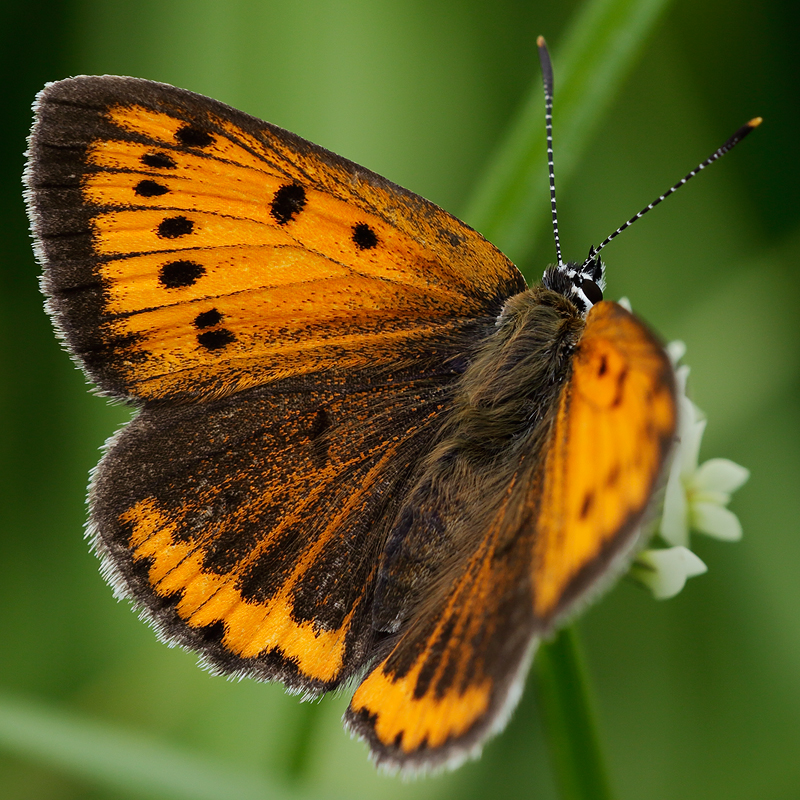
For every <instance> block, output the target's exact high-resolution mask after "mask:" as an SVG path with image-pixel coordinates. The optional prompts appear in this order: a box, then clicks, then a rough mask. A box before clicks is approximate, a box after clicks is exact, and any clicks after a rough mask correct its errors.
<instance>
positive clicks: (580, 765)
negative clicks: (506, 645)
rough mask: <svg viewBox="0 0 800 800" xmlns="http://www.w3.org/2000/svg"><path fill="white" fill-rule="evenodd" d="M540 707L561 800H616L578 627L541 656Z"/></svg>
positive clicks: (549, 644)
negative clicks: (613, 798) (598, 726)
mask: <svg viewBox="0 0 800 800" xmlns="http://www.w3.org/2000/svg"><path fill="white" fill-rule="evenodd" d="M536 677H537V679H538V685H539V693H538V694H539V706H540V708H541V712H542V723H543V725H544V732H545V738H546V739H547V746H548V749H549V751H550V760H551V762H552V764H553V772H554V774H555V778H556V785H557V786H558V789H559V795H560V797H561V800H611V798H612V796H613V795H612V792H611V788H610V784H609V780H608V772H607V770H606V766H605V762H604V759H603V753H602V748H601V744H600V736H599V734H598V731H597V724H596V722H595V713H594V708H593V703H592V697H591V690H590V687H589V679H588V675H587V671H586V665H585V663H584V659H583V655H582V653H581V648H580V643H579V641H578V634H577V631H576V630H575V627H574V626H572V627H569V628H563V629H562V630H561V631H560V632H559V633H558V635H557V636H556V638H555V639H553V641H551V642H545V643H543V644H542V645H541V646H540V648H539V652H538V653H537V654H536Z"/></svg>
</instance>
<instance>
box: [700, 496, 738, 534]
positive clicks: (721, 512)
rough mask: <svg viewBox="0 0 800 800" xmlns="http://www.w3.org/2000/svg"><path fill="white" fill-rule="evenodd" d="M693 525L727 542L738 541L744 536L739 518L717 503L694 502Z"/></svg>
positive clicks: (701, 531)
mask: <svg viewBox="0 0 800 800" xmlns="http://www.w3.org/2000/svg"><path fill="white" fill-rule="evenodd" d="M691 526H692V528H693V529H694V530H696V531H698V532H699V533H704V534H706V536H713V537H714V538H715V539H722V540H723V541H725V542H738V541H739V539H741V538H742V523H741V522H739V518H738V517H737V516H736V514H734V513H733V511H729V510H728V509H727V508H723V507H722V506H719V505H717V504H716V503H692V507H691Z"/></svg>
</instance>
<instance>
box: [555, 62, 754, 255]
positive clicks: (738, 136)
mask: <svg viewBox="0 0 800 800" xmlns="http://www.w3.org/2000/svg"><path fill="white" fill-rule="evenodd" d="M540 52H541V51H540ZM760 124H761V117H755V118H754V119H751V120H750V121H749V122H748V123H746V124H745V125H742V127H741V128H739V130H738V131H736V133H734V134H733V136H731V138H730V139H728V141H727V142H725V144H723V145H722V147H720V148H719V149H718V150H715V151H714V152H713V153H712V154H711V155H710V156H709V157H708V158H707V159H706V160H705V161H703V162H702V163H701V164H698V165H697V166H696V167H695V168H694V169H693V170H692V171H691V172H690V173H689V174H688V175H687V176H686V177H685V178H681V179H680V180H679V181H678V182H677V183H676V184H675V185H674V186H673V187H672V188H671V189H669V190H668V191H666V192H664V194H662V195H661V196H660V197H659V198H658V199H657V200H653V202H652V203H650V204H649V205H648V206H645V208H643V209H642V210H641V211H640V212H639V213H638V214H636V216H633V217H631V218H630V219H629V220H628V221H627V222H626V223H625V224H624V225H620V227H619V228H617V229H616V230H615V231H614V233H612V234H611V235H610V236H607V237H606V238H605V239H603V241H602V242H600V244H599V245H598V246H597V247H592V248H590V250H589V256H588V258H587V259H586V261H584V263H583V266H587V265H588V264H589V262H590V261H592V260H594V258H595V257H596V256H597V253H599V252H600V251H601V250H602V249H603V248H604V247H605V246H606V245H607V244H608V243H609V242H610V241H612V240H613V239H616V238H617V236H619V235H620V234H621V233H622V231H624V230H625V229H626V228H630V226H631V225H633V223H634V222H636V220H637V219H641V218H642V217H643V216H644V215H645V214H646V213H647V212H648V211H650V210H651V209H653V208H655V207H656V206H657V205H658V204H659V203H660V202H661V201H662V200H666V199H667V198H668V197H669V196H670V195H671V194H674V193H675V192H677V191H678V189H680V188H681V186H683V185H684V184H685V183H686V182H687V181H688V180H689V179H690V178H694V176H695V175H697V173H698V172H702V171H703V170H704V169H705V168H706V167H708V166H709V165H711V164H713V163H714V162H715V161H716V160H717V159H718V158H722V156H724V155H725V153H727V152H728V150H732V149H733V148H734V147H735V146H736V145H737V144H739V142H741V141H742V139H744V137H745V136H747V134H748V133H750V131H752V130H754V129H755V128H757V127H758V126H759V125H760ZM553 214H554V215H555V198H553Z"/></svg>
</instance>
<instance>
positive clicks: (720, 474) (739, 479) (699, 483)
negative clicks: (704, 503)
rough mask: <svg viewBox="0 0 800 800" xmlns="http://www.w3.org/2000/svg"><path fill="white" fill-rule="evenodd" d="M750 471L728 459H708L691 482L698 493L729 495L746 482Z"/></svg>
mask: <svg viewBox="0 0 800 800" xmlns="http://www.w3.org/2000/svg"><path fill="white" fill-rule="evenodd" d="M749 477H750V470H748V469H745V468H744V467H743V466H741V465H740V464H737V463H736V462H734V461H731V460H730V459H728V458H710V459H709V460H708V461H705V462H704V463H703V464H701V466H700V467H699V469H698V470H697V472H696V473H695V476H694V480H693V481H692V486H693V488H694V489H695V490H696V491H698V492H724V493H725V494H731V492H735V491H736V490H737V489H738V488H739V487H740V486H742V485H744V484H745V483H746V482H747V479H748V478H749Z"/></svg>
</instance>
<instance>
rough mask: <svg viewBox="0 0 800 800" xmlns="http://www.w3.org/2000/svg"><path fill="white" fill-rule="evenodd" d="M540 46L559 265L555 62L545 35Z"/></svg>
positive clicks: (548, 166) (551, 198) (551, 196)
mask: <svg viewBox="0 0 800 800" xmlns="http://www.w3.org/2000/svg"><path fill="white" fill-rule="evenodd" d="M536 46H537V47H538V48H539V61H540V62H541V65H542V83H543V84H544V122H545V126H546V129H547V169H548V171H549V172H550V209H551V210H552V212H553V235H554V236H555V240H556V256H557V257H558V265H559V266H562V265H563V263H564V262H563V261H562V260H561V242H560V240H559V238H558V214H557V213H556V173H555V168H554V166H553V64H552V62H551V61H550V53H548V52H547V42H545V40H544V36H539V37H538V38H537V39H536Z"/></svg>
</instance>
